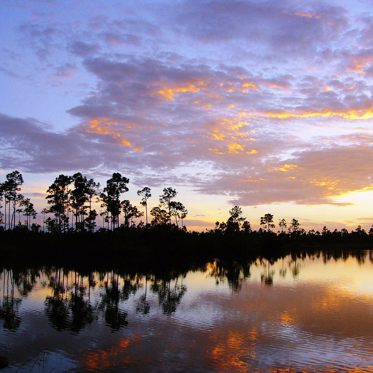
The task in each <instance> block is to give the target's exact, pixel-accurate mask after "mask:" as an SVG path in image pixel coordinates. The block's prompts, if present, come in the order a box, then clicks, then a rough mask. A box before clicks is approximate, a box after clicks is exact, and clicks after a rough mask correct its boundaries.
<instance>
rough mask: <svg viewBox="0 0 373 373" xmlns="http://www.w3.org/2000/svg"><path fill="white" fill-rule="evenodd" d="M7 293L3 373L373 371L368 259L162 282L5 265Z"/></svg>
mask: <svg viewBox="0 0 373 373" xmlns="http://www.w3.org/2000/svg"><path fill="white" fill-rule="evenodd" d="M0 290H1V293H0V294H1V298H0V305H1V309H0V318H1V319H0V322H1V325H0V328H1V329H0V356H1V358H2V359H4V358H6V359H7V360H8V362H9V365H8V367H7V368H5V369H4V370H3V371H4V372H6V371H12V372H13V371H17V372H66V371H71V372H76V371H79V372H82V371H108V372H121V371H125V372H184V371H185V372H282V373H285V372H350V373H358V372H373V252H367V254H366V256H365V257H364V256H363V257H360V258H358V259H357V258H355V257H352V256H350V257H347V258H344V259H337V260H336V259H325V258H323V257H319V258H317V257H307V258H304V259H292V258H290V257H286V258H284V259H281V260H278V261H276V262H273V263H269V262H267V261H265V260H262V261H260V260H257V261H256V262H254V263H250V264H246V265H242V264H237V263H221V262H215V263H208V264H206V266H205V267H204V268H201V269H200V270H195V271H190V272H187V273H184V274H179V273H173V274H169V275H168V276H167V277H164V278H162V277H160V276H155V275H154V274H151V273H149V274H148V275H147V276H144V275H128V274H123V273H120V274H118V273H115V272H109V273H84V274H82V273H77V272H73V271H66V270H64V269H63V268H52V269H44V270H32V269H30V270H28V271H24V272H21V273H20V272H17V271H11V270H2V272H1V276H0Z"/></svg>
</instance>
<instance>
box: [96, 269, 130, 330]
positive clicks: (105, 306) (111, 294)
mask: <svg viewBox="0 0 373 373" xmlns="http://www.w3.org/2000/svg"><path fill="white" fill-rule="evenodd" d="M123 290H124V289H123ZM126 292H127V289H126V290H125V293H126ZM122 296H123V295H122ZM120 299H121V292H120V290H119V276H118V275H115V274H114V273H113V272H112V273H111V280H110V281H109V280H107V281H105V292H104V293H103V294H101V302H100V305H99V309H100V310H102V311H103V312H104V317H105V322H106V324H107V325H108V326H109V327H110V328H111V329H112V330H113V331H114V330H119V329H120V328H122V327H123V326H126V325H127V324H128V322H127V313H126V312H124V311H122V310H121V309H120V308H119V301H120Z"/></svg>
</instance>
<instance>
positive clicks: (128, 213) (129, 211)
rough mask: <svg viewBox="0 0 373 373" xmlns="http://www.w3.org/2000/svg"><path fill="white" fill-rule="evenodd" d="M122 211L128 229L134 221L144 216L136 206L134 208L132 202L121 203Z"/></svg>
mask: <svg viewBox="0 0 373 373" xmlns="http://www.w3.org/2000/svg"><path fill="white" fill-rule="evenodd" d="M121 206H122V211H123V214H124V226H125V227H126V228H128V227H129V226H130V222H131V221H132V219H136V218H139V217H141V216H142V215H143V213H142V212H141V211H139V209H138V208H137V207H136V206H133V205H132V204H131V202H130V201H128V200H127V199H125V200H124V201H122V202H121Z"/></svg>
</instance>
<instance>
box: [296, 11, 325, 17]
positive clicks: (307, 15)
mask: <svg viewBox="0 0 373 373" xmlns="http://www.w3.org/2000/svg"><path fill="white" fill-rule="evenodd" d="M294 15H295V16H297V17H302V18H309V19H320V18H321V17H320V16H317V15H316V14H313V13H309V12H304V11H299V12H296V13H294Z"/></svg>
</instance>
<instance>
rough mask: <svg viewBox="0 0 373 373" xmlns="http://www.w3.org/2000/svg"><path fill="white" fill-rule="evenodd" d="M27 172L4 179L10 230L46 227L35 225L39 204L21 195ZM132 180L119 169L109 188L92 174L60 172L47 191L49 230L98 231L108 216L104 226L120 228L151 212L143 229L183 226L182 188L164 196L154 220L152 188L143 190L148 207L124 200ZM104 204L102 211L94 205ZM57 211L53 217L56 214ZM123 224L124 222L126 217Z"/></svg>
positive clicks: (2, 215)
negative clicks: (65, 173) (178, 194)
mask: <svg viewBox="0 0 373 373" xmlns="http://www.w3.org/2000/svg"><path fill="white" fill-rule="evenodd" d="M22 184H23V176H22V174H21V173H20V172H19V171H13V172H11V173H9V174H7V175H6V177H5V181H4V182H2V183H0V223H1V224H2V228H3V229H4V230H13V229H15V228H19V227H23V228H26V229H27V230H34V231H38V230H40V228H41V227H40V225H38V224H35V223H33V221H34V220H35V219H36V217H37V212H36V210H35V208H34V204H33V203H31V201H30V199H29V198H25V197H24V196H23V195H22V194H21V186H22ZM128 184H129V179H128V178H126V177H124V176H122V175H121V174H120V173H118V172H115V173H113V174H112V176H111V177H110V178H109V179H108V180H107V181H106V185H105V186H104V188H102V189H101V188H100V183H98V182H96V181H95V180H94V179H92V178H88V177H87V176H84V175H83V174H82V173H80V172H77V173H75V174H74V175H72V176H68V175H63V174H61V175H59V176H58V177H56V179H55V180H54V182H53V183H52V184H51V185H50V186H49V187H48V189H47V191H46V194H47V195H46V201H47V205H48V206H47V207H45V208H44V209H43V210H42V211H41V214H42V215H43V231H44V228H45V227H46V228H47V230H48V231H49V232H52V233H65V232H68V231H71V230H74V231H77V232H83V231H87V232H94V231H95V230H96V229H97V221H98V219H99V217H101V218H102V222H103V223H102V227H101V228H105V229H109V230H115V229H118V228H119V227H124V228H129V227H131V226H134V225H135V220H136V219H139V218H141V217H143V216H144V215H145V222H144V221H142V220H141V221H140V222H139V223H138V224H137V227H138V228H142V227H144V226H154V225H166V224H174V225H175V226H177V227H180V228H181V229H185V227H184V219H185V217H186V216H187V214H188V210H187V209H186V207H185V206H184V204H183V203H181V202H179V201H176V200H175V198H176V196H177V191H176V189H174V188H172V187H167V188H164V189H163V193H162V194H161V195H160V197H159V205H158V206H156V207H153V208H152V209H151V210H150V215H151V217H152V220H151V222H150V223H149V217H148V200H149V198H150V197H151V196H152V194H151V189H150V188H149V187H144V188H142V189H140V190H138V191H137V195H138V196H139V197H140V205H141V206H142V207H143V209H144V211H141V210H140V208H138V207H137V206H135V205H133V204H132V203H131V201H129V200H128V199H124V198H123V194H124V193H126V192H128V191H129V188H128ZM97 204H99V206H100V207H101V210H100V211H99V212H97V210H96V209H95V208H94V206H95V205H96V206H97ZM50 215H51V216H50ZM121 216H122V217H123V223H122V224H120V218H121Z"/></svg>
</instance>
